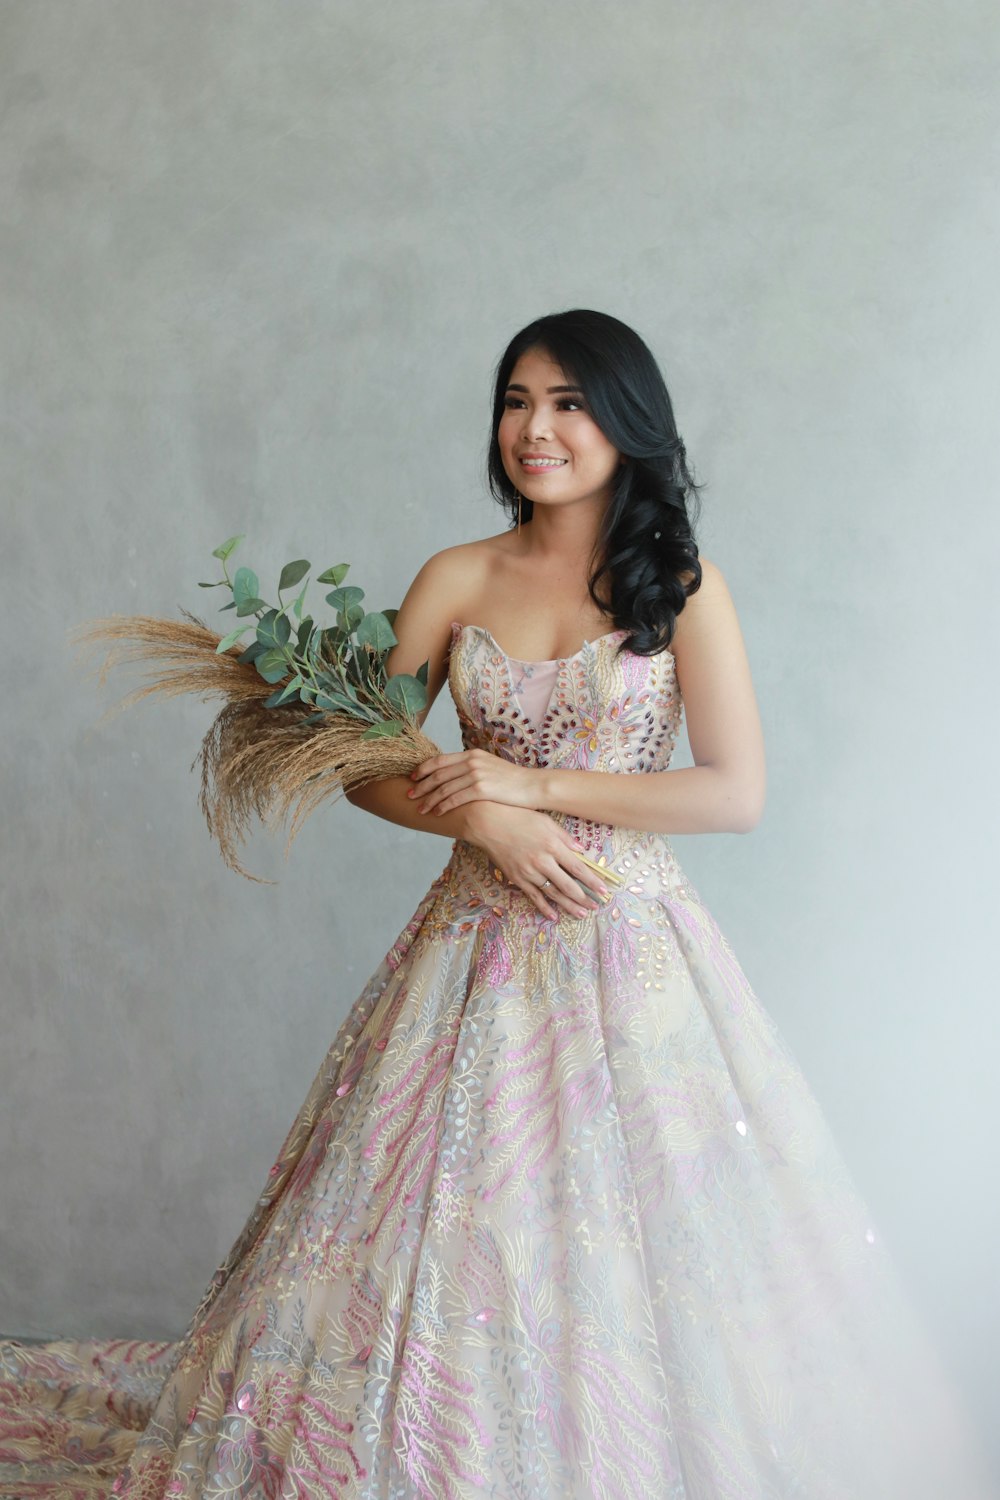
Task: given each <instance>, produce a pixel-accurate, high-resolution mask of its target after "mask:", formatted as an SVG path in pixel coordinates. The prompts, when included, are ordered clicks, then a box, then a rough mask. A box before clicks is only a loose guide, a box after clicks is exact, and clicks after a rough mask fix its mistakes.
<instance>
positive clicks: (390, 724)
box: [359, 719, 403, 740]
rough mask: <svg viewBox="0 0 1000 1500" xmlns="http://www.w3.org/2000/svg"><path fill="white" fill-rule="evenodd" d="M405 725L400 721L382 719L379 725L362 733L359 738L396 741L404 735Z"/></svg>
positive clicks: (372, 726)
mask: <svg viewBox="0 0 1000 1500" xmlns="http://www.w3.org/2000/svg"><path fill="white" fill-rule="evenodd" d="M402 732H403V725H402V724H401V723H400V721H399V719H380V720H379V722H378V723H377V724H372V725H371V727H370V728H368V729H365V730H363V731H362V732H361V734H360V736H359V738H360V739H363V740H389V739H395V738H396V736H397V735H400V734H402Z"/></svg>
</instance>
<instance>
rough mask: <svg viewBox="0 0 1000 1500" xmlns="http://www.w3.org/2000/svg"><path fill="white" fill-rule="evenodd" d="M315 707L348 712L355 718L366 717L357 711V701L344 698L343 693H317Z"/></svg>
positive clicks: (334, 711)
mask: <svg viewBox="0 0 1000 1500" xmlns="http://www.w3.org/2000/svg"><path fill="white" fill-rule="evenodd" d="M316 707H317V708H325V709H326V710H327V712H329V713H346V714H350V715H351V717H352V718H355V719H359V718H366V717H367V715H364V714H361V713H359V711H358V705H357V703H356V702H353V701H352V700H351V699H350V698H345V697H344V694H343V693H317V694H316Z"/></svg>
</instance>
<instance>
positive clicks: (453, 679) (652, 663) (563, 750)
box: [448, 620, 683, 866]
mask: <svg viewBox="0 0 1000 1500" xmlns="http://www.w3.org/2000/svg"><path fill="white" fill-rule="evenodd" d="M627 635H628V632H627V631H626V630H622V629H619V630H613V631H610V632H609V633H608V634H606V635H602V636H598V637H597V638H596V639H595V640H593V641H586V642H584V644H583V646H582V647H581V648H580V650H579V651H577V652H576V653H575V654H574V655H573V656H566V657H559V658H557V659H555V660H553V661H546V662H525V661H520V660H518V659H516V658H514V657H511V656H508V655H507V653H506V652H505V651H504V650H503V649H502V648H501V647H500V645H499V644H498V642H497V641H496V640H495V639H494V637H493V636H492V635H491V634H490V632H489V631H488V630H487V629H485V627H483V626H481V625H475V624H466V625H463V624H462V623H461V622H459V621H458V620H455V621H453V622H452V638H451V651H450V659H449V667H448V685H449V688H450V691H451V695H452V698H453V700H454V703H455V708H456V712H457V714H458V719H459V724H460V727H461V732H462V745H463V747H464V748H465V749H466V750H469V749H473V748H479V749H484V750H488V751H489V752H490V753H491V754H494V755H500V756H503V757H505V758H506V759H507V760H512V761H516V762H517V763H518V764H520V765H527V766H552V767H558V768H559V769H562V770H578V771H609V772H618V773H623V774H638V773H642V772H650V771H665V770H667V769H668V767H669V765H670V761H671V757H672V755H673V751H674V745H675V744H676V741H677V737H678V734H679V731H680V726H681V721H682V715H683V705H682V702H681V696H680V691H679V688H678V685H677V674H676V664H675V661H674V657H673V654H672V653H671V652H670V651H664V652H661V653H659V654H658V655H656V656H639V655H637V654H636V653H635V652H632V651H629V650H627V649H626V650H624V651H622V652H619V651H618V649H617V648H618V646H619V645H620V644H621V642H622V640H623V639H624V638H625V637H626V636H627ZM552 816H553V817H554V818H556V819H557V820H558V821H559V822H560V823H562V824H563V826H564V827H565V828H566V829H567V831H568V832H569V833H570V834H572V836H573V837H574V838H576V839H578V840H579V841H580V842H581V843H582V844H583V845H584V846H585V847H586V848H587V849H588V851H589V852H590V854H591V857H592V858H597V859H603V860H604V861H605V862H607V863H612V862H614V863H615V864H621V863H622V861H623V860H624V861H625V864H626V866H631V865H632V864H634V863H635V861H636V860H638V859H639V858H640V857H641V856H642V855H643V853H645V855H646V857H647V858H649V857H652V855H653V853H654V847H653V846H656V848H657V849H658V850H659V852H660V853H661V854H663V855H665V856H666V859H667V863H668V864H670V865H671V866H672V865H673V861H672V857H671V856H670V851H669V844H668V842H667V840H666V838H665V836H664V835H662V834H650V833H649V832H648V831H646V830H643V829H642V828H641V827H640V828H638V829H629V828H624V827H621V826H620V825H614V826H613V825H611V824H607V823H592V822H589V821H587V820H586V819H582V818H577V817H574V816H571V815H569V814H562V813H553V814H552ZM477 852H478V851H477Z"/></svg>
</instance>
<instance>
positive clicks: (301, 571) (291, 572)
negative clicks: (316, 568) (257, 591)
mask: <svg viewBox="0 0 1000 1500" xmlns="http://www.w3.org/2000/svg"><path fill="white" fill-rule="evenodd" d="M311 567H312V563H310V562H308V561H307V560H306V559H305V558H304V557H300V558H299V559H298V560H297V561H296V562H290V563H285V566H284V567H283V568H282V570H281V577H280V578H279V579H278V591H279V592H281V591H282V590H283V589H293V588H294V587H295V585H296V584H297V583H301V582H302V580H303V578H304V577H305V576H306V574H307V573H308V572H309V569H310V568H311Z"/></svg>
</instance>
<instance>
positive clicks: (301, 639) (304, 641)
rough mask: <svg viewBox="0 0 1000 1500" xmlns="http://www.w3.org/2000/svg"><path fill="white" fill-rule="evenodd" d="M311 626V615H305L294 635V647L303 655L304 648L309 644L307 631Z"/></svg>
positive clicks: (308, 631)
mask: <svg viewBox="0 0 1000 1500" xmlns="http://www.w3.org/2000/svg"><path fill="white" fill-rule="evenodd" d="M312 628H313V621H312V615H306V617H305V619H304V620H302V621H301V623H300V624H299V628H298V631H297V633H296V636H295V649H296V650H297V651H301V652H302V653H303V655H305V652H306V648H307V647H308V645H309V633H310V631H311V630H312Z"/></svg>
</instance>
